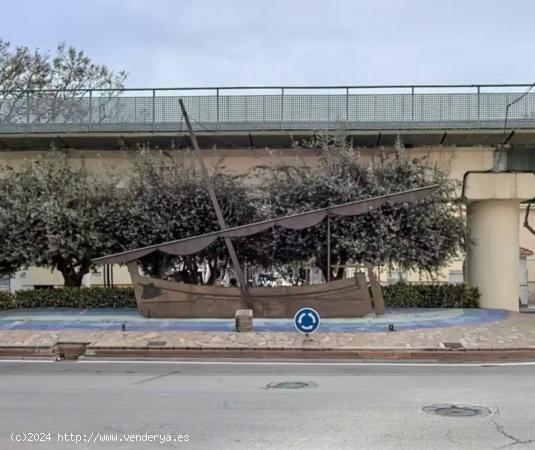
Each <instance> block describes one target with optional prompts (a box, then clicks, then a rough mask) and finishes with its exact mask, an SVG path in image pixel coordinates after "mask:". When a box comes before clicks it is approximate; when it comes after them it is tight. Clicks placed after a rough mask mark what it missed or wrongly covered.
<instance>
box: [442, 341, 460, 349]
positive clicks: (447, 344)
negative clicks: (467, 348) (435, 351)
mask: <svg viewBox="0 0 535 450" xmlns="http://www.w3.org/2000/svg"><path fill="white" fill-rule="evenodd" d="M442 345H443V346H444V348H447V349H448V350H461V349H463V348H464V346H463V344H461V343H460V342H443V343H442Z"/></svg>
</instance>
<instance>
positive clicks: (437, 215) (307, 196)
mask: <svg viewBox="0 0 535 450" xmlns="http://www.w3.org/2000/svg"><path fill="white" fill-rule="evenodd" d="M304 146H305V147H308V148H312V149H315V150H316V151H317V152H318V155H319V164H318V165H317V166H307V165H304V164H297V165H296V164H291V165H275V166H273V167H267V168H266V167H264V168H263V169H262V174H263V178H264V180H263V183H262V185H263V190H262V192H263V194H264V196H263V198H262V200H261V201H262V203H263V205H264V207H265V208H267V210H268V214H269V215H270V216H273V217H276V216H282V215H286V214H292V213H296V212H300V211H306V210H312V209H317V208H323V207H327V206H329V205H335V204H339V203H344V202H349V201H353V200H360V199H366V198H369V197H375V196H380V195H385V194H388V193H394V192H399V191H404V190H408V189H414V188H418V187H422V186H425V185H430V184H438V186H439V187H438V189H437V191H436V192H435V193H434V194H433V195H432V196H431V197H430V198H428V199H427V200H424V201H421V202H418V203H417V204H412V203H411V204H409V203H399V204H388V205H386V206H384V207H382V208H379V209H377V210H375V211H373V212H370V213H368V214H365V215H362V216H357V217H332V218H331V263H332V264H334V265H345V264H346V263H348V262H352V263H362V262H370V263H374V264H395V265H397V266H398V267H400V268H402V269H418V270H425V271H430V272H433V271H435V270H437V269H438V268H440V267H441V266H443V265H444V264H446V263H447V262H448V261H449V260H450V259H451V258H452V257H454V256H456V255H458V254H459V252H460V251H461V249H462V248H463V247H464V244H465V239H466V229H465V223H464V219H463V217H462V216H461V215H460V214H459V210H458V207H457V206H456V205H455V204H454V203H453V202H452V199H454V198H455V195H456V194H455V189H456V183H455V182H454V181H452V180H450V179H448V177H447V174H446V173H444V172H442V171H440V170H439V169H438V168H436V167H433V166H431V165H429V163H428V162H427V161H426V159H425V158H424V159H409V157H408V154H407V152H406V150H405V149H404V147H403V145H402V143H401V142H400V141H398V142H397V143H396V146H395V148H394V150H393V151H391V152H385V151H382V152H379V154H378V155H377V156H376V157H375V158H373V159H372V161H371V162H370V161H369V160H365V159H364V158H363V157H362V156H361V155H360V152H359V150H358V149H356V148H354V147H353V146H352V143H351V142H350V141H349V140H348V139H347V137H346V136H345V135H344V134H343V133H337V134H335V135H329V136H318V137H317V138H315V139H313V140H311V141H308V142H305V143H304ZM263 243H264V246H265V249H266V251H267V253H268V254H269V255H270V258H271V260H272V261H274V262H277V263H279V264H281V263H286V262H290V261H296V260H297V261H309V260H311V259H314V260H315V262H316V264H317V265H318V266H319V267H320V268H321V269H322V270H323V272H324V274H326V273H327V267H326V263H327V228H326V224H325V223H321V224H319V225H317V226H316V227H313V228H309V229H305V230H299V231H292V230H284V229H275V230H273V231H272V233H271V235H270V236H268V237H267V239H265V240H264V241H263ZM341 272H342V271H341V270H339V271H338V273H337V274H335V275H336V276H341Z"/></svg>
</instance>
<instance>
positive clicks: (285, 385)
mask: <svg viewBox="0 0 535 450" xmlns="http://www.w3.org/2000/svg"><path fill="white" fill-rule="evenodd" d="M316 386H317V384H316V383H312V382H310V381H282V382H279V383H269V384H268V385H267V386H266V388H267V389H303V388H311V387H316Z"/></svg>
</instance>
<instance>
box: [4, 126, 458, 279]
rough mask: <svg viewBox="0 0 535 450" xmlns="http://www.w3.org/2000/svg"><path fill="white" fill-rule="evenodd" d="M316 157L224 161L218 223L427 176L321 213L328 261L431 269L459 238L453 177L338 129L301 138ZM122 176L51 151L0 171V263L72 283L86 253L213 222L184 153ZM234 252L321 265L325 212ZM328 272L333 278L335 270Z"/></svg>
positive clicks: (156, 260)
mask: <svg viewBox="0 0 535 450" xmlns="http://www.w3.org/2000/svg"><path fill="white" fill-rule="evenodd" d="M304 145H305V146H306V147H308V148H312V149H314V150H315V151H317V152H318V156H319V162H318V164H317V165H310V166H308V165H305V164H304V163H297V164H278V165H274V166H269V167H263V168H261V169H258V170H259V173H258V174H257V178H256V181H255V183H250V182H247V181H246V180H245V179H244V177H243V176H240V175H233V174H231V173H229V172H228V171H225V170H224V167H223V165H222V163H220V164H218V165H217V166H216V167H215V168H214V169H213V170H212V171H211V177H212V182H213V184H214V186H215V190H216V194H217V197H218V199H219V202H220V204H221V207H222V209H223V215H224V217H225V220H226V223H227V225H228V226H237V225H243V224H246V223H251V222H254V221H258V220H263V219H266V218H274V217H281V216H284V215H287V214H292V213H296V212H301V211H307V210H312V209H317V208H322V207H326V206H329V205H335V204H339V203H344V202H348V201H352V200H359V199H366V198H370V197H374V196H379V195H385V194H389V193H394V192H399V191H403V190H407V189H414V188H419V187H422V186H426V185H430V184H438V186H439V187H438V189H437V191H436V192H435V193H434V194H433V195H432V196H431V197H430V198H428V199H426V200H424V201H420V202H418V203H416V204H415V203H410V204H408V203H400V204H387V205H385V206H383V207H382V208H379V209H377V210H374V211H372V212H370V213H368V214H365V215H362V216H357V217H338V216H333V217H332V218H331V262H332V264H333V265H340V266H343V265H345V264H347V263H360V262H371V263H374V264H395V265H397V266H398V267H400V268H402V269H418V270H426V271H430V272H433V271H435V270H436V269H438V268H440V267H441V266H443V265H444V264H446V263H447V262H448V261H449V260H450V259H451V258H452V257H454V256H456V255H458V253H459V252H460V250H461V249H462V248H463V247H464V243H465V239H466V229H465V223H464V218H463V217H462V215H460V214H459V211H458V207H457V205H455V203H453V202H452V199H453V198H454V197H455V195H456V193H455V189H456V183H455V182H454V181H452V180H449V179H448V178H447V175H446V174H445V173H444V172H442V171H440V170H438V169H437V168H436V167H433V166H431V165H429V163H428V162H427V161H426V160H425V159H410V158H409V156H408V154H407V152H406V151H405V149H404V148H403V146H402V144H401V143H400V142H398V144H397V145H396V148H395V149H394V150H393V151H390V152H377V154H376V156H375V157H374V158H373V159H372V161H370V160H369V159H365V158H363V157H362V156H361V155H360V153H359V150H358V149H355V148H353V146H352V145H351V143H350V141H348V139H347V138H346V136H343V135H338V134H337V135H334V136H320V137H318V138H316V139H314V140H313V141H309V142H306V143H305V144H304ZM130 159H131V161H132V165H131V168H130V170H128V171H127V172H126V174H121V177H123V178H122V179H120V178H119V176H117V175H110V174H106V175H105V176H100V177H99V176H96V175H93V174H92V173H90V172H88V171H87V170H86V169H85V168H84V167H83V166H82V167H79V168H76V167H75V166H74V165H73V164H72V163H71V161H69V157H68V155H66V154H63V153H60V152H57V151H52V152H51V153H50V154H49V155H47V156H41V157H38V158H37V159H35V160H30V161H26V162H25V164H24V165H23V166H22V168H21V169H20V170H13V169H9V168H3V169H2V172H1V173H0V198H1V199H2V200H1V201H0V273H6V272H7V273H9V272H13V271H15V270H17V269H19V268H21V267H24V266H27V265H36V266H46V267H53V268H56V269H58V270H60V271H61V272H62V274H63V275H64V277H65V280H66V284H67V285H79V284H80V281H81V278H82V276H83V275H84V274H85V273H87V271H88V270H89V268H90V260H91V258H94V257H97V256H102V255H105V254H109V253H114V252H119V251H123V250H128V249H134V248H139V247H144V246H147V245H153V244H158V243H161V242H165V241H170V240H175V239H181V238H186V237H190V236H195V235H199V234H204V233H208V232H211V231H216V230H218V229H219V224H218V222H217V219H216V215H215V212H214V208H213V205H212V203H211V201H210V198H209V195H208V192H207V189H206V186H205V183H204V180H203V178H202V176H201V173H200V170H199V168H198V165H197V162H196V159H195V157H194V155H192V154H191V153H189V152H187V151H181V152H173V155H170V154H168V153H165V152H159V151H158V152H155V151H150V150H148V149H144V150H141V151H140V152H139V153H138V154H137V155H136V156H135V157H133V158H130ZM235 247H236V249H237V252H238V256H239V259H240V260H241V261H242V262H245V261H248V262H249V263H251V264H254V265H257V266H264V267H279V268H280V267H284V266H288V265H292V264H295V263H306V264H307V265H308V264H316V265H317V266H318V267H320V268H321V269H322V270H323V272H324V274H326V273H327V229H326V222H325V221H324V222H322V223H320V224H319V225H317V226H315V227H312V228H308V229H303V230H296V231H295V230H288V229H282V228H278V227H275V228H273V229H270V230H268V231H265V232H264V233H262V234H258V235H254V236H250V237H246V238H241V239H237V240H235ZM143 264H144V267H145V269H146V271H147V272H149V273H151V274H153V275H158V276H162V277H164V278H172V279H175V280H180V281H185V282H191V283H198V282H201V280H199V275H198V274H199V270H198V269H199V267H200V265H201V264H208V266H209V268H210V272H211V279H210V280H209V282H210V283H211V282H213V281H214V277H215V276H216V275H217V267H218V266H220V265H221V264H223V266H224V265H225V264H229V262H228V252H227V249H226V246H225V244H224V242H223V241H222V240H217V241H215V242H214V243H213V244H211V245H210V246H209V247H207V248H206V249H204V250H203V251H201V252H200V253H198V254H197V255H193V256H185V257H173V256H169V255H163V254H158V253H156V254H154V255H152V256H150V257H147V258H145V259H144V261H143ZM341 275H342V270H339V271H338V272H337V273H335V274H334V276H335V277H336V276H341Z"/></svg>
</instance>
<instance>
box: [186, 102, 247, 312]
mask: <svg viewBox="0 0 535 450" xmlns="http://www.w3.org/2000/svg"><path fill="white" fill-rule="evenodd" d="M178 101H179V103H180V109H181V110H182V116H183V117H184V121H185V122H186V126H187V127H188V132H189V136H190V139H191V143H192V145H193V149H194V150H195V154H196V156H197V159H198V161H199V164H200V166H201V172H202V176H203V178H204V182H205V183H206V188H207V189H208V194H209V195H210V199H211V200H212V204H213V206H214V210H215V214H216V216H217V221H218V222H219V227H220V228H221V229H222V230H226V229H227V224H226V223H225V219H224V217H223V213H222V212H221V207H220V206H219V201H218V200H217V196H216V194H215V190H214V186H213V185H212V182H211V180H210V176H209V174H208V170H207V169H206V166H205V164H204V160H203V159H202V154H201V149H200V148H199V143H198V142H197V138H196V137H195V133H194V132H193V128H192V126H191V123H190V121H189V117H188V113H187V111H186V107H185V106H184V102H183V101H182V99H179V100H178ZM225 244H226V245H227V248H228V252H229V254H230V259H231V261H232V265H233V266H234V270H235V272H236V276H237V277H238V281H239V283H240V289H241V291H242V292H243V294H244V295H245V299H246V302H247V307H248V308H250V309H251V308H252V304H251V302H250V299H249V296H248V289H247V282H246V280H245V277H244V276H243V271H242V269H241V266H240V262H239V261H238V255H237V254H236V250H235V249H234V245H233V244H232V241H231V240H230V238H228V237H226V238H225Z"/></svg>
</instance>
